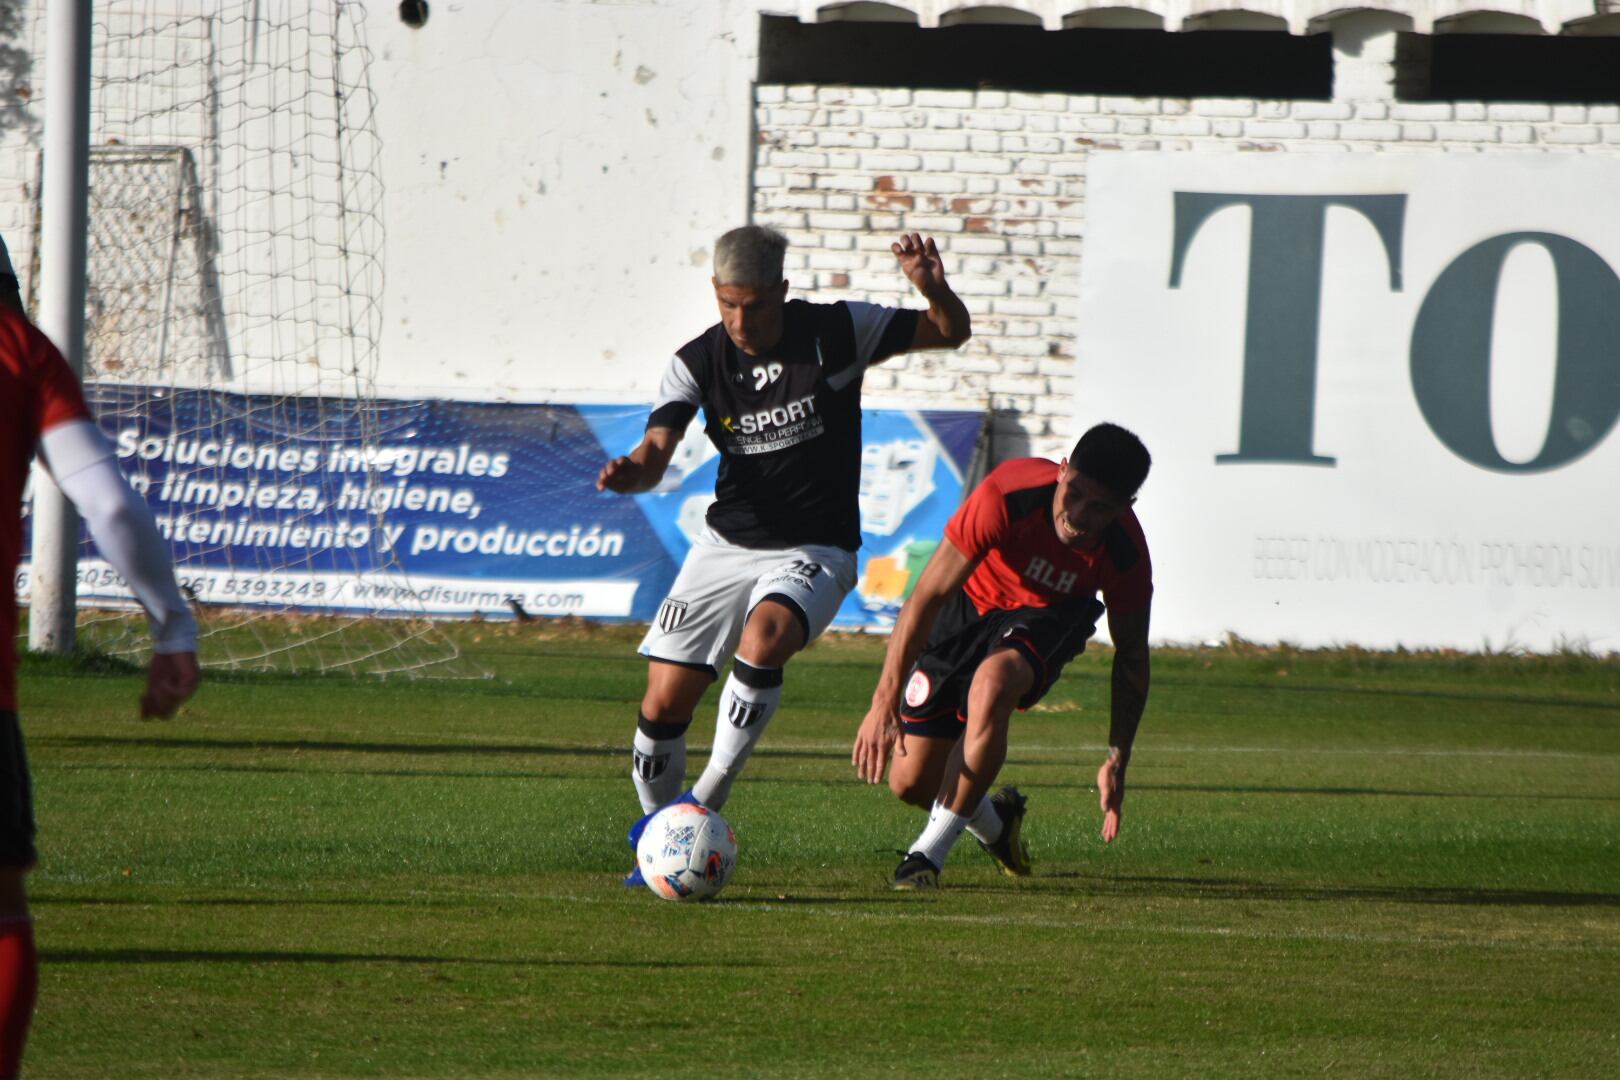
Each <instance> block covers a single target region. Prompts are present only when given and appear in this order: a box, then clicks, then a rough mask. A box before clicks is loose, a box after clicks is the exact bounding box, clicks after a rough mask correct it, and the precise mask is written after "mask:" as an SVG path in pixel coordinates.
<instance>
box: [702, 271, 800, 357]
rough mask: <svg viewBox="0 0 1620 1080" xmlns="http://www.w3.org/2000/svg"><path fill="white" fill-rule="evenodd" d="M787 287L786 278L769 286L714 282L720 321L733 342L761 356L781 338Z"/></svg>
mask: <svg viewBox="0 0 1620 1080" xmlns="http://www.w3.org/2000/svg"><path fill="white" fill-rule="evenodd" d="M787 287H788V283H787V282H786V281H784V282H782V283H781V284H780V285H774V286H772V287H770V288H767V289H762V288H760V287H759V286H757V285H722V284H720V283H719V282H718V281H716V282H715V283H714V298H715V299H716V300H717V301H719V303H720V322H721V323H722V324H723V325H724V326H725V328H726V336H727V337H729V338H731V343H732V344H733V345H735V346H737V348H739V349H741V350H742V351H743V352H745V353H747V354H748V355H749V356H759V355H761V354H762V353H764V352H766V351H767V350H769V349H771V348H773V347H775V345H776V343H777V342H779V341H781V340H782V305H783V303H784V301H786V299H787Z"/></svg>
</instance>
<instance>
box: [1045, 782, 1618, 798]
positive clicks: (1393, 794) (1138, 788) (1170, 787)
mask: <svg viewBox="0 0 1620 1080" xmlns="http://www.w3.org/2000/svg"><path fill="white" fill-rule="evenodd" d="M1018 788H1019V790H1020V791H1034V790H1038V789H1048V790H1052V791H1073V790H1074V785H1073V784H1051V783H1042V782H1035V783H1029V782H1027V781H1022V780H1021V781H1019V784H1018ZM1129 790H1130V792H1131V793H1132V794H1137V793H1140V792H1143V791H1169V792H1178V791H1185V792H1196V793H1199V794H1205V795H1327V796H1333V797H1339V798H1365V797H1377V798H1386V799H1521V800H1527V801H1534V802H1551V801H1560V800H1561V801H1568V802H1620V795H1562V794H1545V795H1540V794H1533V793H1529V792H1522V791H1515V792H1502V791H1417V790H1413V789H1410V788H1371V787H1288V786H1283V785H1277V784H1141V783H1137V782H1136V781H1134V780H1132V781H1131V782H1130V784H1129Z"/></svg>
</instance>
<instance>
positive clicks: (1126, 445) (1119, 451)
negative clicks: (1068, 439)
mask: <svg viewBox="0 0 1620 1080" xmlns="http://www.w3.org/2000/svg"><path fill="white" fill-rule="evenodd" d="M1152 464H1153V459H1152V458H1151V457H1149V456H1148V452H1147V447H1145V446H1143V445H1142V440H1141V439H1138V438H1137V437H1136V435H1135V434H1134V433H1132V432H1129V431H1126V430H1125V429H1124V428H1122V427H1120V426H1119V425H1118V424H1098V425H1097V426H1096V427H1094V428H1092V429H1091V430H1090V431H1088V432H1086V433H1085V434H1084V435H1082V436H1080V441H1079V442H1077V443H1075V444H1074V452H1073V453H1071V454H1070V455H1069V467H1070V468H1073V469H1077V470H1079V471H1080V472H1083V473H1085V474H1086V475H1087V476H1089V477H1091V478H1092V479H1093V480H1095V481H1097V482H1098V483H1100V484H1102V485H1104V486H1105V487H1107V488H1108V490H1110V491H1112V492H1113V493H1114V494H1116V495H1118V496H1119V497H1120V498H1122V499H1133V498H1135V497H1136V490H1137V489H1138V488H1140V487H1141V486H1142V481H1143V480H1146V479H1147V474H1148V468H1149V467H1150V466H1151V465H1152Z"/></svg>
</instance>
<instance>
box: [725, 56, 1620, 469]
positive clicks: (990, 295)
mask: <svg viewBox="0 0 1620 1080" xmlns="http://www.w3.org/2000/svg"><path fill="white" fill-rule="evenodd" d="M755 116H756V125H757V128H758V142H759V145H758V156H757V159H756V167H755V172H754V184H755V189H754V220H755V221H757V222H759V223H760V224H765V225H772V226H775V227H776V228H779V229H781V230H782V231H783V232H784V233H786V234H787V236H788V237H789V239H790V240H791V241H792V247H791V248H790V249H789V263H788V266H789V271H788V276H789V278H790V280H791V281H792V282H793V286H794V291H795V292H796V293H798V294H801V295H817V296H818V297H819V298H823V299H843V298H847V299H864V300H872V301H877V302H882V303H908V304H912V305H915V303H916V298H915V294H912V293H911V292H910V287H909V285H907V283H906V282H905V279H904V278H903V277H901V275H900V274H899V272H898V270H897V269H896V267H895V265H894V257H893V256H892V255H891V254H890V252H889V243H890V242H891V241H892V240H893V238H894V237H895V236H896V235H897V234H899V233H900V232H912V231H916V232H922V233H925V234H928V235H932V236H934V237H935V238H936V240H937V241H938V243H939V246H940V250H941V252H942V253H944V255H945V258H946V269H947V272H948V273H949V275H950V279H951V282H952V285H953V286H954V287H955V289H956V291H957V292H958V293H960V294H961V295H962V298H963V300H964V301H965V302H966V303H967V305H968V308H969V310H970V311H972V313H973V317H974V337H973V340H972V341H970V342H969V343H968V344H967V345H966V346H965V347H964V348H963V349H962V350H961V352H960V353H957V354H950V353H922V354H917V355H913V356H907V357H896V358H895V359H894V360H891V361H889V362H888V363H887V364H885V365H883V366H882V367H879V368H875V369H873V371H872V372H871V374H870V375H868V377H867V384H866V385H867V389H868V392H869V393H875V394H881V395H884V396H893V397H897V398H917V399H920V398H923V397H925V396H926V399H927V402H928V403H929V404H931V405H935V406H940V405H948V406H952V407H968V408H973V407H989V408H991V409H993V410H994V411H995V417H996V421H995V434H996V443H995V448H994V452H995V454H996V456H997V458H998V459H999V458H1006V457H1009V456H1016V455H1019V454H1024V453H1037V454H1050V455H1060V454H1062V453H1063V452H1065V451H1066V450H1067V449H1068V447H1069V445H1070V443H1071V442H1072V440H1073V439H1074V437H1075V434H1076V433H1075V432H1074V431H1073V430H1072V428H1071V414H1072V412H1073V407H1072V399H1073V394H1074V390H1075V387H1074V374H1073V372H1074V359H1075V348H1076V331H1077V329H1078V324H1077V318H1078V313H1079V298H1078V293H1079V283H1080V256H1081V243H1082V238H1083V237H1084V234H1085V186H1086V185H1085V179H1086V162H1087V160H1088V159H1089V157H1090V155H1092V154H1094V153H1106V152H1118V151H1122V150H1198V151H1200V152H1234V153H1272V152H1288V151H1310V152H1331V151H1342V152H1346V153H1370V152H1373V151H1379V150H1382V151H1389V152H1403V153H1436V152H1449V153H1469V154H1473V153H1486V152H1491V153H1507V152H1542V151H1550V150H1557V151H1566V152H1567V151H1580V152H1593V153H1617V154H1620V106H1612V105H1610V106H1590V107H1588V106H1579V105H1559V106H1551V105H1482V104H1477V103H1476V104H1471V103H1448V104H1421V105H1420V104H1399V103H1391V102H1384V101H1376V102H1357V103H1351V102H1288V101H1249V100H1222V99H1200V100H1195V101H1186V100H1177V99H1159V98H1147V99H1134V98H1130V99H1127V98H1098V97H1089V96H1070V95H1064V94H1020V93H1008V92H1004V91H984V90H981V91H931V90H905V89H892V90H888V89H852V88H848V87H826V86H822V87H817V86H761V87H758V88H757V91H756V99H755Z"/></svg>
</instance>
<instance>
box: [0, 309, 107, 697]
mask: <svg viewBox="0 0 1620 1080" xmlns="http://www.w3.org/2000/svg"><path fill="white" fill-rule="evenodd" d="M88 419H90V410H89V408H87V407H86V406H85V403H84V392H83V391H82V390H81V389H80V388H79V380H78V377H77V376H75V375H74V374H73V369H72V368H70V367H68V364H67V361H66V360H64V359H63V358H62V354H61V353H59V352H57V351H56V346H55V345H52V344H51V342H50V339H49V338H47V337H46V336H45V335H44V334H43V333H41V332H40V331H39V330H38V328H36V327H35V326H34V325H33V324H32V323H30V322H29V321H28V320H27V319H25V318H24V317H23V316H22V315H20V314H18V313H17V312H15V311H12V310H11V309H10V308H7V307H4V306H0V567H4V568H5V571H6V578H7V580H6V582H5V584H4V586H3V587H0V710H9V709H15V708H16V707H17V646H16V641H17V594H16V589H15V588H14V587H13V585H12V582H11V580H10V579H11V576H12V574H13V573H15V571H16V569H17V561H18V560H19V559H20V558H21V557H22V495H23V488H24V487H26V486H27V483H28V466H29V463H30V462H32V461H33V459H34V449H35V447H36V446H37V445H38V444H39V437H40V436H41V435H43V434H44V433H45V432H46V431H48V430H50V429H51V428H53V427H55V426H56V425H58V424H61V423H65V422H67V421H69V420H88Z"/></svg>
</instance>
